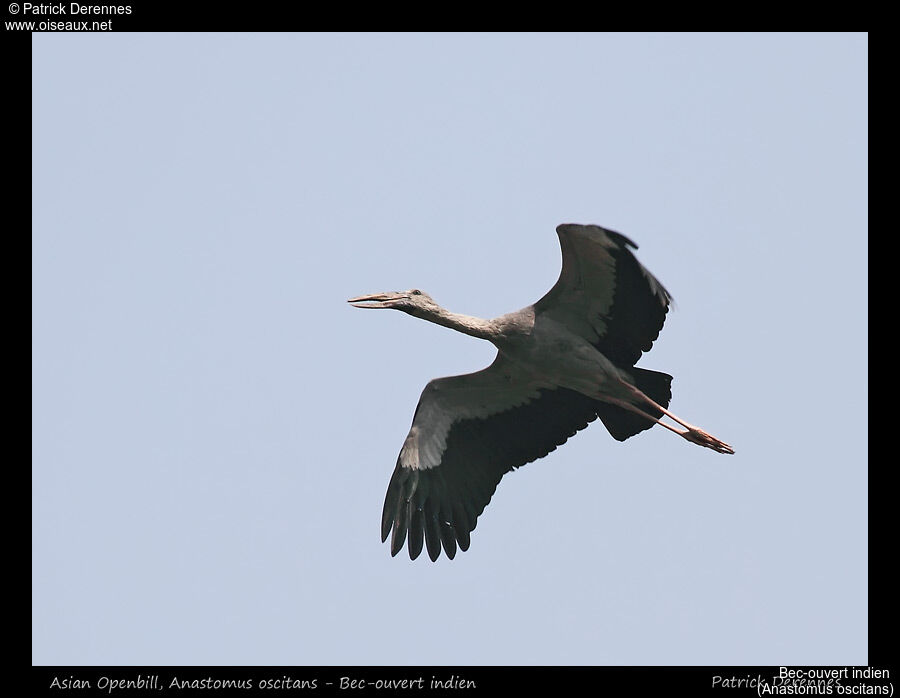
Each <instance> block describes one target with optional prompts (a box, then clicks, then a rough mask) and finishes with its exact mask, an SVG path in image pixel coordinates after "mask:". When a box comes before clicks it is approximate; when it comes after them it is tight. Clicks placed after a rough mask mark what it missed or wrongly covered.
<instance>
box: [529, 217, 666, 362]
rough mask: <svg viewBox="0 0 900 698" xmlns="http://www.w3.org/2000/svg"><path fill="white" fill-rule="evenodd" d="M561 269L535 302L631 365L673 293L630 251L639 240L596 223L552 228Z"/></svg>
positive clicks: (541, 310) (644, 348) (647, 347)
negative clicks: (634, 241) (557, 243)
mask: <svg viewBox="0 0 900 698" xmlns="http://www.w3.org/2000/svg"><path fill="white" fill-rule="evenodd" d="M556 232H557V234H558V235H559V244H560V247H561V248H562V257H563V261H562V271H561V272H560V275H559V280H558V281H557V282H556V284H555V285H554V286H553V288H552V289H550V291H549V292H548V293H547V294H546V295H545V296H544V297H543V298H541V300H539V301H538V302H537V303H535V305H534V307H535V312H536V313H545V314H547V315H549V316H550V317H552V318H553V319H555V320H557V321H558V322H562V323H564V324H565V325H566V326H567V327H568V328H569V329H570V330H572V331H573V332H576V333H578V334H579V335H581V336H582V337H584V338H585V339H587V340H588V341H589V342H590V343H591V344H593V345H594V346H595V347H596V348H597V349H598V350H599V351H601V352H602V353H603V354H604V355H605V356H606V357H607V358H608V359H609V360H610V361H612V362H613V363H614V364H616V365H617V366H620V367H625V366H634V364H635V363H636V362H637V360H638V359H640V358H641V353H642V352H645V351H649V350H650V348H651V347H652V346H653V342H654V341H655V340H656V338H657V337H658V336H659V331H660V330H661V329H662V326H663V323H664V322H665V320H666V313H667V312H668V311H669V302H670V301H671V299H672V297H671V295H670V294H669V292H668V291H667V290H666V289H665V288H664V287H663V285H662V284H661V283H660V282H659V280H658V279H656V277H654V276H653V274H651V273H650V272H649V271H647V270H646V269H645V268H644V267H643V266H642V265H641V263H640V262H638V261H637V259H636V258H635V256H634V255H633V254H632V252H631V249H629V248H632V249H637V245H636V244H634V243H633V242H632V241H631V240H629V239H628V238H627V237H625V236H624V235H622V234H620V233H616V232H614V231H612V230H606V229H605V228H601V227H599V226H596V225H575V224H565V225H561V226H559V227H558V228H557V229H556Z"/></svg>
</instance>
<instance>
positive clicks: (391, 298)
mask: <svg viewBox="0 0 900 698" xmlns="http://www.w3.org/2000/svg"><path fill="white" fill-rule="evenodd" d="M408 297H409V296H407V294H405V293H370V294H369V295H367V296H356V297H355V298H350V299H349V300H348V301H347V302H348V303H349V304H350V305H352V306H353V307H354V308H393V307H394V304H395V303H396V302H397V301H399V300H403V299H404V298H408Z"/></svg>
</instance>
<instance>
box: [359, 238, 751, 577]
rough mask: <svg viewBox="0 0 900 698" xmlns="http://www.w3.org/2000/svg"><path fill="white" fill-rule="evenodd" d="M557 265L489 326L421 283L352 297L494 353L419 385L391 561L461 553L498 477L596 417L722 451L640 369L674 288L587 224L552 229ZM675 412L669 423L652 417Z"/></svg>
mask: <svg viewBox="0 0 900 698" xmlns="http://www.w3.org/2000/svg"><path fill="white" fill-rule="evenodd" d="M556 232H557V235H558V236H559V243H560V247H561V248H562V272H561V273H560V275H559V280H558V281H557V282H556V284H555V285H554V286H553V288H551V289H550V291H549V292H548V293H547V294H546V295H545V296H544V297H543V298H541V299H540V300H539V301H538V302H537V303H535V304H534V305H530V306H528V307H527V308H522V309H521V310H517V311H516V312H514V313H509V314H507V315H501V316H500V317H497V318H494V319H493V320H482V319H481V318H476V317H470V316H467V315H459V314H457V313H451V312H450V311H448V310H445V309H444V308H442V307H441V306H439V305H438V304H437V303H435V301H434V300H433V299H432V298H431V297H430V296H429V295H428V294H427V293H424V292H422V291H420V290H418V289H413V290H410V291H399V292H391V293H375V294H371V295H365V296H357V297H356V298H351V299H350V300H349V301H348V303H350V304H352V305H353V306H355V307H357V308H393V309H395V310H402V311H403V312H405V313H408V314H409V315H412V316H414V317H418V318H422V319H423V320H428V321H429V322H434V323H437V324H438V325H443V326H444V327H449V328H451V329H454V330H457V331H459V332H464V333H465V334H468V335H471V336H473V337H478V338H479V339H486V340H487V341H489V342H491V343H492V344H493V345H494V346H496V347H497V357H496V358H495V359H494V362H493V363H492V364H491V365H490V366H488V367H487V368H485V369H483V370H481V371H477V372H476V373H468V374H466V375H462V376H449V377H447V378H436V379H435V380H432V381H430V382H429V383H428V385H426V386H425V389H424V390H423V391H422V396H421V397H420V398H419V404H418V406H417V407H416V412H415V415H414V417H413V422H412V427H411V428H410V430H409V434H408V435H407V437H406V440H405V441H404V442H403V447H402V448H401V449H400V456H399V457H398V458H397V465H396V467H395V468H394V474H393V475H392V477H391V481H390V484H389V485H388V490H387V495H386V497H385V500H384V512H383V514H382V517H381V539H382V541H385V540H387V537H388V535H390V536H391V555H396V554H397V553H398V552H400V550H402V548H403V545H404V543H407V544H408V549H409V556H410V558H412V559H415V558H417V557H418V556H419V554H420V553H421V552H422V547H423V544H424V546H425V547H426V548H427V550H428V556H429V557H430V558H431V559H432V560H437V558H438V557H439V556H440V554H441V548H442V547H443V550H444V553H445V554H446V555H447V557H449V558H450V559H453V557H455V555H456V550H457V548H459V549H461V550H468V548H469V542H470V535H471V532H472V531H473V530H474V529H475V525H476V522H477V521H478V517H479V516H480V515H481V513H482V512H483V511H484V508H485V507H486V506H487V505H488V502H490V500H491V497H492V496H493V494H494V491H495V490H496V488H497V484H498V483H499V482H500V478H502V477H503V475H505V474H506V473H508V472H509V471H510V470H513V469H515V468H518V467H520V466H522V465H525V464H526V463H530V462H531V461H534V460H537V459H538V458H543V457H544V456H546V455H547V454H548V453H550V452H551V451H553V450H554V449H556V447H557V446H560V445H562V444H563V443H565V441H566V440H567V439H568V438H569V437H570V436H574V435H575V433H576V432H578V431H579V430H581V429H584V428H585V427H586V426H587V425H588V423H590V422H592V421H593V420H595V419H596V418H598V417H599V418H600V421H601V422H603V425H604V426H605V427H606V429H607V430H608V431H609V433H610V434H611V435H612V437H613V438H614V439H617V440H618V441H624V440H625V439H627V438H629V437H631V436H634V435H635V434H638V433H640V432H642V431H644V430H646V429H649V428H650V427H652V426H653V425H655V424H659V425H660V426H663V427H665V428H666V429H668V430H670V431H673V432H675V433H676V434H678V435H679V436H681V437H683V438H684V439H686V440H687V441H689V442H691V443H693V444H697V445H698V446H705V447H706V448H711V449H713V450H714V451H717V452H719V453H729V454H731V453H734V449H732V448H731V446H729V445H728V444H727V443H725V442H724V441H720V440H719V439H717V438H716V437H714V436H712V435H710V434H708V433H707V432H705V431H703V430H702V429H700V428H698V427H695V426H693V425H691V424H688V423H687V422H685V421H684V420H682V419H680V418H679V417H676V416H675V415H674V414H672V413H671V412H669V410H668V409H667V408H668V406H669V401H670V400H671V397H672V391H671V383H672V376H670V375H668V374H666V373H660V372H658V371H650V370H647V369H644V368H637V367H636V366H635V363H637V361H638V359H640V358H641V354H642V353H643V352H645V351H649V350H650V348H651V346H652V345H653V342H654V341H655V340H656V338H657V337H658V336H659V331H660V330H661V329H662V326H663V323H664V322H665V319H666V313H667V312H668V310H669V302H670V301H671V296H670V295H669V292H668V291H666V289H665V288H664V287H663V285H662V284H661V283H660V282H659V281H658V280H657V279H656V278H655V277H654V276H653V275H652V274H651V273H650V272H649V271H647V270H646V269H645V268H644V267H643V266H642V265H641V264H640V262H638V261H637V259H636V258H635V257H634V255H633V254H632V252H631V250H632V249H637V245H636V244H634V243H633V242H632V241H631V240H629V239H628V238H627V237H625V236H624V235H622V234H620V233H616V232H614V231H612V230H607V229H605V228H601V227H600V226H596V225H576V224H565V225H560V226H559V227H558V228H557V229H556ZM663 417H669V418H670V419H672V420H674V422H675V423H676V424H677V425H678V426H673V425H671V424H669V423H667V422H664V421H662V418H663Z"/></svg>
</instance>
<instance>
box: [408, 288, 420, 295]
mask: <svg viewBox="0 0 900 698" xmlns="http://www.w3.org/2000/svg"><path fill="white" fill-rule="evenodd" d="M410 293H411V294H412V295H414V296H421V295H422V292H421V291H420V290H419V289H417V288H414V289H413V290H412V291H410Z"/></svg>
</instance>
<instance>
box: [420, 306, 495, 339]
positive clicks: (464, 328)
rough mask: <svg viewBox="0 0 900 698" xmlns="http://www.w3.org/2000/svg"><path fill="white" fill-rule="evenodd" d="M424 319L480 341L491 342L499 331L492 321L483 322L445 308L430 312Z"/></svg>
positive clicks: (478, 318) (480, 319) (477, 318)
mask: <svg viewBox="0 0 900 698" xmlns="http://www.w3.org/2000/svg"><path fill="white" fill-rule="evenodd" d="M422 317H423V319H425V320H430V321H431V322H433V323H435V324H437V325H443V326H444V327H449V328H450V329H451V330H456V331H457V332H462V333H464V334H467V335H470V336H472V337H478V338H479V339H486V340H488V341H491V340H493V339H494V337H495V336H496V334H497V330H496V328H495V327H494V325H493V323H492V322H491V321H490V320H483V319H482V318H480V317H472V316H471V315H461V314H459V313H451V312H450V311H449V310H445V309H444V308H439V309H438V310H433V311H429V312H428V314H427V315H423V316H422Z"/></svg>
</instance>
